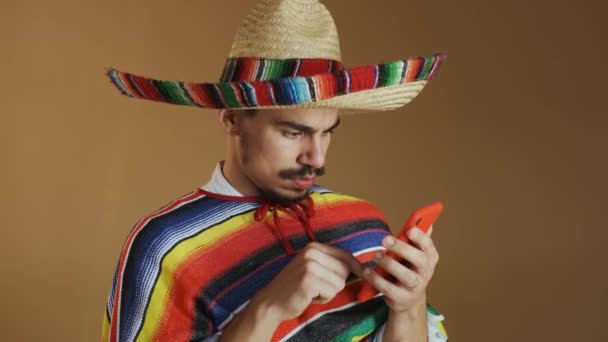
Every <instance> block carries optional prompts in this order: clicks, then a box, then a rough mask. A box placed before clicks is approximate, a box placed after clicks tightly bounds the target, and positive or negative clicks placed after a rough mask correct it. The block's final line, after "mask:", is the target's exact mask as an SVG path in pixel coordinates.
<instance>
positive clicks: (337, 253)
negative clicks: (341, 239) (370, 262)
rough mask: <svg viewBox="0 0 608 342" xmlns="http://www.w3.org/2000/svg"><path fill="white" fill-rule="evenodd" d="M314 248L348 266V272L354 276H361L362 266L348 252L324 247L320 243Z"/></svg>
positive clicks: (332, 247)
mask: <svg viewBox="0 0 608 342" xmlns="http://www.w3.org/2000/svg"><path fill="white" fill-rule="evenodd" d="M313 243H314V242H313ZM315 247H318V248H319V249H320V250H321V251H322V252H324V253H327V254H328V255H330V256H333V257H334V258H336V259H339V260H340V261H342V262H343V263H344V264H346V265H347V266H348V268H349V269H350V271H351V272H353V273H354V274H356V275H357V276H358V277H362V276H363V266H362V265H361V263H360V262H359V260H357V258H355V257H354V256H353V255H352V254H350V253H349V252H347V251H345V250H343V249H341V248H338V247H334V246H330V245H324V244H321V243H317V244H316V245H315Z"/></svg>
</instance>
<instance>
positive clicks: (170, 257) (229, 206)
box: [102, 186, 444, 342]
mask: <svg viewBox="0 0 608 342" xmlns="http://www.w3.org/2000/svg"><path fill="white" fill-rule="evenodd" d="M302 203H304V204H302V207H298V208H299V209H298V208H295V209H296V210H299V211H298V212H299V214H297V215H296V214H294V212H295V211H290V210H278V209H277V208H272V207H269V205H268V204H265V203H264V202H263V201H262V200H261V199H260V198H255V197H236V196H227V195H222V194H217V193H212V192H209V191H206V190H203V189H202V188H199V189H196V190H195V191H193V192H192V193H190V194H188V195H185V196H183V197H181V198H179V199H177V200H175V201H173V202H171V203H170V204H168V205H167V206H165V207H164V208H162V209H160V210H158V211H157V212H155V213H154V214H152V215H150V216H148V217H145V218H143V219H142V220H140V221H139V222H138V223H137V224H136V226H135V227H134V229H133V230H132V231H131V233H130V234H129V236H128V238H127V240H126V243H125V246H124V248H123V250H122V253H121V256H120V260H119V263H118V267H117V270H116V272H115V275H114V281H113V286H112V289H111V291H110V295H109V298H108V303H107V307H106V312H105V315H104V316H105V318H104V324H103V334H102V335H103V341H112V342H114V341H209V340H216V339H218V338H219V336H220V335H221V332H222V329H223V328H224V327H226V325H227V324H228V323H229V322H230V321H231V319H232V318H234V317H235V315H236V314H238V313H239V312H240V311H241V310H242V309H243V308H244V307H245V306H246V305H247V303H248V302H249V300H250V299H251V298H252V296H254V295H255V294H256V293H257V292H258V291H259V290H261V289H262V288H264V287H265V286H266V285H267V284H268V283H269V282H270V281H272V279H273V278H274V277H275V276H276V275H277V274H278V273H279V272H280V271H281V269H282V268H283V267H285V266H286V265H287V264H288V263H289V262H290V260H292V259H293V257H294V255H295V253H297V251H298V250H300V249H302V248H304V247H305V246H306V244H308V243H309V242H310V241H311V240H316V241H318V242H321V243H325V244H328V245H331V246H335V247H338V248H342V249H344V250H346V251H349V252H351V253H352V254H353V255H354V256H355V257H356V258H357V259H358V260H359V261H361V262H363V263H368V264H369V263H372V262H373V261H372V260H373V253H374V252H375V251H377V250H382V249H384V248H383V247H382V246H381V240H382V238H383V237H384V236H386V235H387V234H389V228H388V225H387V223H386V220H385V218H384V216H383V215H382V213H381V212H380V211H379V210H377V209H376V208H375V207H374V206H372V205H371V204H369V203H368V202H366V201H363V200H360V199H357V198H354V197H351V196H347V195H343V194H338V193H335V192H332V191H330V190H328V189H325V188H321V187H318V186H315V187H313V188H311V189H310V191H309V199H308V200H306V201H303V202H302ZM273 209H274V210H273ZM275 215H276V217H275ZM303 217H304V218H305V219H304V220H303V219H302V218H303ZM360 284H361V281H360V279H358V278H357V277H356V276H354V275H351V277H350V278H349V279H348V280H347V285H346V287H345V288H344V290H342V291H341V292H340V293H338V294H337V295H336V297H335V298H334V299H333V300H332V301H330V302H329V303H327V304H311V305H310V306H309V307H308V308H307V309H306V310H305V312H304V313H303V314H302V315H301V316H299V317H298V318H296V319H293V320H289V321H284V322H282V323H281V324H280V325H279V327H278V329H277V330H276V331H275V333H274V336H273V338H272V341H308V342H310V341H359V340H365V339H366V338H367V337H366V336H368V337H369V339H372V338H373V336H374V334H375V335H378V332H379V331H380V330H381V329H378V328H379V327H382V325H383V323H384V322H385V321H386V318H387V314H388V308H387V306H386V304H385V303H384V300H383V298H382V297H381V296H377V297H375V298H373V299H371V300H369V301H367V302H364V303H359V302H357V300H356V294H357V291H358V289H359V286H360ZM436 317H439V316H435V315H432V316H429V318H436ZM437 327H439V328H441V330H442V327H441V323H440V322H439V321H438V320H436V319H435V320H434V321H432V320H429V328H434V329H435V330H437ZM429 332H431V329H429ZM443 340H444V339H441V340H435V341H443ZM431 341H434V340H433V339H431Z"/></svg>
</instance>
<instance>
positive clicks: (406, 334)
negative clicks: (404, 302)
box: [382, 302, 428, 342]
mask: <svg viewBox="0 0 608 342" xmlns="http://www.w3.org/2000/svg"><path fill="white" fill-rule="evenodd" d="M427 340H428V331H427V320H426V303H425V302H422V303H420V304H418V305H416V306H415V307H412V308H411V309H410V310H408V311H402V312H396V311H393V310H390V311H389V315H388V320H387V322H386V329H385V330H384V336H383V338H382V341H384V342H393V341H408V342H410V341H411V342H414V341H416V342H417V341H421V342H422V341H425V342H426V341H427Z"/></svg>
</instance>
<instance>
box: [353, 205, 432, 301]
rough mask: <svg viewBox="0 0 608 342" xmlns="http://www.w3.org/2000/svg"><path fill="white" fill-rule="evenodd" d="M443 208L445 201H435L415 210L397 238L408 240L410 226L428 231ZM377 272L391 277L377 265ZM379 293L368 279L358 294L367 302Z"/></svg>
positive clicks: (389, 252)
mask: <svg viewBox="0 0 608 342" xmlns="http://www.w3.org/2000/svg"><path fill="white" fill-rule="evenodd" d="M442 210H443V203H441V202H435V203H432V204H429V205H427V206H425V207H422V208H420V209H417V210H414V212H413V213H412V214H411V215H410V217H409V218H408V219H407V221H406V222H405V224H404V225H403V227H402V228H401V231H400V232H399V234H397V239H399V240H401V241H403V242H408V238H407V232H408V230H410V228H412V227H414V226H416V227H418V228H420V229H421V230H422V231H423V232H425V233H426V232H427V231H428V230H429V228H430V227H431V225H433V223H435V220H437V218H438V217H439V215H440V214H441V211H442ZM386 255H387V256H389V257H391V258H393V259H395V260H401V258H399V257H398V256H396V255H395V254H394V253H393V252H391V251H387V252H386ZM376 272H377V273H378V274H379V275H381V276H383V277H385V278H387V277H389V274H388V273H386V271H384V270H383V269H382V268H379V267H376ZM391 278H392V277H391ZM389 279H390V278H389ZM377 293H378V290H376V289H375V288H374V287H373V286H372V284H370V283H369V282H368V281H364V282H363V285H362V286H361V290H360V291H359V293H358V294H357V299H358V300H359V302H365V301H367V300H369V299H371V298H372V297H374V296H375V295H376V294H377Z"/></svg>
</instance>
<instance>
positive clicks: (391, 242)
mask: <svg viewBox="0 0 608 342" xmlns="http://www.w3.org/2000/svg"><path fill="white" fill-rule="evenodd" d="M384 244H385V245H387V246H392V245H394V244H395V238H394V237H392V236H389V237H387V238H385V239H384Z"/></svg>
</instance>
